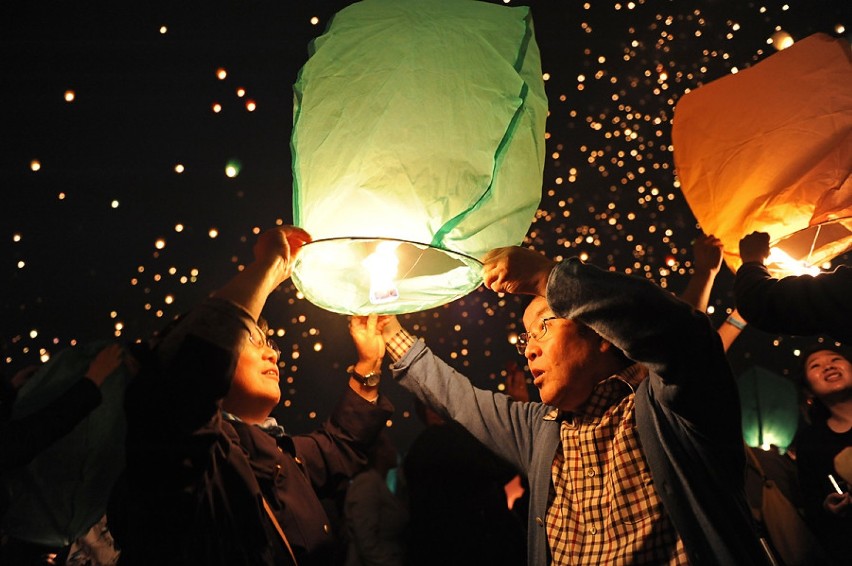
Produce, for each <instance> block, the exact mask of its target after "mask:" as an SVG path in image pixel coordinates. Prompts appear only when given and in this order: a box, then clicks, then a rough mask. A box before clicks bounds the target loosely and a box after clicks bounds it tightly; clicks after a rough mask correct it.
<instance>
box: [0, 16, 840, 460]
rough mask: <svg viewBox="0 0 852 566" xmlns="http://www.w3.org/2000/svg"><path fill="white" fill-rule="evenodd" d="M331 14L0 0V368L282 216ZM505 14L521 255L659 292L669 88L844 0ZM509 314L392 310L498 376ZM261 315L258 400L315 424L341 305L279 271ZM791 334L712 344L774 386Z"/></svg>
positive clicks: (221, 279) (671, 261)
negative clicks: (294, 141) (519, 69)
mask: <svg viewBox="0 0 852 566" xmlns="http://www.w3.org/2000/svg"><path fill="white" fill-rule="evenodd" d="M496 3H502V2H496ZM123 4H126V5H127V6H122V5H123ZM348 4H349V2H332V1H308V0H278V1H268V0H245V1H230V2H219V1H207V2H194V1H193V2H144V3H143V2H137V3H124V2H110V3H95V2H68V1H58V2H52V3H37V2H22V1H19V0H13V1H11V2H5V3H4V6H3V8H2V17H0V135H2V141H3V143H2V146H3V149H2V151H0V190H2V196H3V205H2V207H0V219H1V220H0V228H2V230H0V242H1V243H0V250H2V252H0V259H2V270H3V281H4V284H3V292H2V294H1V295H0V296H2V314H0V320H2V327H0V328H2V332H0V345H1V346H2V355H3V365H2V371H3V372H5V373H7V374H11V373H13V372H14V371H16V370H17V369H20V368H22V367H24V366H25V365H28V364H31V363H37V362H38V361H39V360H42V361H46V360H47V359H49V358H50V356H51V355H53V354H56V353H57V352H59V351H60V350H62V349H64V348H67V347H69V346H71V345H74V344H80V343H85V342H87V341H90V340H95V339H102V338H109V337H115V338H116V339H118V340H122V341H134V340H137V339H139V338H144V337H146V336H149V335H150V334H151V333H152V332H153V331H154V330H156V329H157V328H159V327H161V326H163V325H164V324H165V322H166V321H168V320H169V319H170V318H171V317H173V316H174V315H176V314H179V313H181V312H183V311H185V310H187V309H189V308H191V307H192V306H193V305H194V304H196V303H198V302H199V301H200V300H202V299H203V298H204V297H205V296H206V295H207V294H208V293H209V292H211V291H213V290H215V289H216V288H218V287H219V286H221V285H222V284H223V283H225V282H226V281H227V280H228V279H229V278H230V277H231V276H232V275H233V274H235V273H236V272H237V269H238V268H239V266H241V265H245V264H246V263H248V262H249V261H250V260H251V245H252V243H253V242H254V240H255V238H256V234H257V233H259V232H260V231H262V230H264V229H267V228H269V227H272V226H274V225H275V224H277V223H284V224H289V223H291V222H292V205H291V185H292V176H291V168H290V147H289V136H290V130H291V127H292V108H293V93H292V85H293V83H294V82H295V80H296V74H297V72H298V70H299V68H300V67H301V66H302V65H303V64H304V62H305V61H306V59H307V46H308V43H309V41H310V40H311V39H312V38H314V37H316V36H318V35H319V34H321V33H322V32H323V30H324V29H325V26H326V25H327V23H328V22H329V20H330V18H331V16H332V15H333V14H334V13H335V12H336V11H337V10H339V9H340V8H342V7H343V6H345V5H348ZM509 4H510V5H522V4H526V5H530V6H531V8H532V14H533V20H534V22H535V28H536V39H537V42H538V45H539V48H540V50H541V55H542V70H543V72H544V73H545V80H546V82H545V86H546V90H547V95H548V99H549V104H550V116H549V118H548V121H547V146H546V148H547V149H546V161H545V169H544V181H543V188H542V202H541V205H540V209H539V211H538V213H537V214H536V218H535V220H534V222H533V223H532V226H531V228H530V231H529V233H528V235H527V239H526V240H525V242H524V244H525V245H528V246H533V247H534V248H535V249H537V250H541V251H543V252H545V253H546V254H547V255H548V256H550V257H556V258H564V257H570V256H575V255H576V256H580V257H582V258H584V259H586V260H587V261H589V262H591V263H593V264H595V265H598V266H600V267H604V268H613V269H615V270H618V271H622V272H628V273H633V274H636V275H638V276H642V277H648V278H651V279H653V280H654V281H656V282H657V283H659V284H660V285H663V286H665V287H666V288H667V289H669V290H671V291H673V292H679V291H680V290H682V289H683V287H684V285H685V284H686V281H687V280H688V277H689V270H690V259H691V242H692V241H693V240H694V238H695V237H696V235H697V234H698V233H699V227H698V226H697V224H696V220H695V218H694V216H693V215H692V213H691V211H690V210H689V207H688V206H687V204H686V202H685V200H684V198H683V196H682V194H681V193H680V190H679V188H678V185H677V182H676V175H675V171H674V166H673V163H674V160H673V156H672V149H671V146H670V144H671V120H672V116H673V114H674V107H675V105H676V104H677V101H678V99H679V98H680V97H681V96H682V95H683V94H684V93H685V92H688V91H689V90H690V89H695V88H697V87H699V86H700V85H702V84H706V83H708V82H710V81H713V80H715V79H717V78H720V77H723V76H725V75H727V74H729V73H731V72H736V70H741V69H744V68H746V67H748V66H750V65H753V64H755V63H757V62H759V61H761V60H762V59H764V58H766V57H768V56H769V55H771V54H772V53H775V52H776V50H775V48H774V47H773V45H772V44H771V41H770V38H771V37H772V35H773V34H774V33H775V32H777V31H779V30H782V31H785V32H787V33H789V34H790V35H791V36H792V37H793V39H803V38H804V37H807V36H808V35H810V34H812V33H816V32H823V33H826V34H829V35H831V36H832V37H845V38H847V39H849V38H850V37H852V33H850V32H852V29H850V28H852V3H850V2H848V1H846V0H794V1H791V2H786V3H785V2H775V1H766V2H749V1H741V2H740V1H737V2H733V1H730V2H727V1H721V0H709V1H708V0H702V1H696V2H686V1H678V2H675V1H662V0H647V1H645V2H642V1H636V2H619V1H616V0H590V1H589V2H581V1H574V0H571V1H568V0H564V1H563V0H551V1H549V2H545V1H540V2H515V1H512V2H511V3H509ZM128 6H130V7H128ZM229 165H235V166H236V170H237V174H236V176H229V175H228V170H227V167H228V166H229ZM849 260H850V256H849V254H847V255H844V256H841V257H840V258H837V259H836V260H835V261H834V262H833V265H838V264H841V263H847V264H848V263H849ZM732 282H733V274H732V273H731V272H730V271H729V270H727V269H723V272H722V273H721V274H720V276H719V278H718V279H717V282H716V286H715V288H714V292H713V297H712V299H711V305H712V307H711V308H712V312H711V313H710V316H711V317H712V319H713V321H714V323H715V324H716V325H718V324H721V322H722V320H724V318H725V316H726V314H727V313H728V312H730V310H731V309H732V308H733V306H734V305H733V296H732V293H731V287H732ZM525 303H526V299H523V298H518V297H512V296H506V297H499V296H497V295H496V294H494V293H493V292H491V291H488V290H484V289H481V288H480V289H479V290H477V291H475V292H474V293H472V294H471V295H469V296H467V297H465V298H463V299H461V300H458V301H455V302H454V303H451V304H449V305H445V306H443V307H439V308H436V309H432V310H430V311H426V312H422V313H416V314H412V315H405V316H403V317H401V318H402V322H403V324H404V325H405V326H407V327H408V328H409V329H411V330H413V331H414V332H415V333H416V334H418V335H421V336H424V337H425V338H426V340H427V343H429V344H430V345H431V346H432V347H433V348H434V349H435V350H436V351H437V352H438V353H439V354H440V355H441V356H442V357H444V358H445V359H446V360H447V361H449V362H450V363H452V364H453V365H455V366H456V367H457V368H458V369H460V370H461V371H462V372H463V373H465V374H467V375H468V376H470V377H471V379H472V380H473V381H474V382H475V383H476V384H477V385H480V386H483V387H486V388H491V389H497V388H499V387H502V383H503V382H504V375H503V374H502V372H503V371H504V367H505V365H506V363H507V362H510V361H516V362H519V363H521V362H522V358H520V357H519V356H518V354H517V353H516V351H515V349H514V347H513V346H512V345H511V344H510V342H509V339H510V338H511V337H512V336H513V335H514V334H516V333H517V332H520V331H521V330H520V324H519V319H520V315H521V313H522V310H523V307H524V305H525ZM264 314H265V315H266V317H267V318H268V319H269V321H270V324H271V326H272V327H273V328H274V329H275V330H276V331H277V333H278V334H279V336H280V337H279V338H278V339H277V341H278V343H279V345H280V346H281V347H282V350H283V352H284V354H283V356H282V360H281V368H282V370H281V379H282V390H283V395H282V404H281V406H280V407H279V408H278V409H277V410H276V412H277V414H278V416H280V417H282V420H283V422H284V424H285V425H286V426H288V429H289V430H290V432H302V431H306V430H309V429H312V428H314V427H315V426H317V425H318V423H319V420H320V419H322V418H323V417H325V416H326V415H327V414H328V412H329V410H330V409H331V407H332V405H333V403H334V402H336V400H337V398H338V395H339V392H340V390H341V388H342V387H343V384H344V383H345V381H346V374H345V368H346V366H347V365H348V364H350V363H353V362H354V361H355V351H354V347H353V346H352V344H351V340H350V338H349V336H348V330H347V321H346V318H345V317H343V316H341V315H337V314H333V313H329V312H326V311H323V310H321V309H319V308H317V307H315V306H313V305H312V304H310V303H308V302H307V301H306V300H304V299H302V298H300V297H299V296H298V293H297V291H296V290H295V288H294V287H293V286H292V285H291V284H290V283H289V282H288V283H287V284H285V285H284V286H282V288H280V289H279V290H278V291H277V292H275V293H274V294H273V295H272V297H271V298H270V300H269V302H268V303H267V308H266V310H265V313H264ZM649 322H652V321H649ZM807 341H808V340H803V339H791V338H789V337H782V336H776V335H770V334H766V333H763V332H760V331H758V330H755V329H752V328H748V329H747V330H746V331H745V333H744V334H743V335H742V336H741V337H740V339H739V341H738V342H737V343H735V344H734V346H733V348H732V350H731V351H730V352H729V357H730V360H731V364H732V366H733V368H734V370H735V372H736V373H741V372H742V371H744V370H746V369H748V368H750V367H752V366H753V365H760V366H763V367H766V368H768V369H771V370H772V371H775V372H776V373H779V374H782V375H784V374H786V375H790V374H792V373H794V372H795V368H796V364H797V358H796V355H795V351H796V349H797V348H799V347H801V346H802V345H803V344H804V343H805V342H807ZM530 390H531V393H532V394H533V396H535V392H534V391H533V388H532V387H530ZM383 391H384V392H385V393H386V394H388V395H389V396H390V397H391V398H392V400H393V401H394V403H395V405H396V407H397V412H396V414H395V415H394V417H393V424H392V430H391V432H392V435H393V436H394V437H395V438H396V439H397V441H398V443H399V444H401V445H402V446H404V445H405V444H406V443H407V442H408V440H409V439H410V438H411V436H412V435H413V434H414V433H415V432H416V430H418V429H419V428H420V423H419V422H418V421H417V418H416V417H415V416H413V415H412V414H411V412H410V411H411V407H412V404H411V400H410V397H409V395H408V394H407V393H405V392H404V391H403V390H402V389H401V388H400V387H398V386H397V385H396V384H394V383H391V380H390V379H386V380H385V381H384V383H383Z"/></svg>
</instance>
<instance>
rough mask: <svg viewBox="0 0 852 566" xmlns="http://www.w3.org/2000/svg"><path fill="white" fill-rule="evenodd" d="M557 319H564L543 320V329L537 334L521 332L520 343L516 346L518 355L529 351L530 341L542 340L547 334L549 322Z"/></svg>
mask: <svg viewBox="0 0 852 566" xmlns="http://www.w3.org/2000/svg"><path fill="white" fill-rule="evenodd" d="M557 318H562V317H561V316H549V317H547V318H543V319H541V327H540V328H539V329H538V331H537V332H521V333H520V334H518V342H517V343H516V344H515V347H516V348H517V349H518V353H520V354H521V355H522V356H523V355H524V354H525V353H526V351H527V346H528V345H529V343H530V339H531V338H534V339H536V340H541V339H542V338H544V337H545V335H546V334H547V321H549V320H556V319H557Z"/></svg>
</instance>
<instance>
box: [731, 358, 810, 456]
mask: <svg viewBox="0 0 852 566" xmlns="http://www.w3.org/2000/svg"><path fill="white" fill-rule="evenodd" d="M737 387H738V389H739V392H740V403H741V405H742V419H743V439H744V440H745V442H746V444H748V445H749V446H752V447H757V448H761V447H762V448H764V449H766V448H768V447H769V446H770V445H772V444H774V445H775V446H778V447H779V448H780V449H781V451H782V452H783V451H785V450H786V449H787V447H788V446H790V443H791V442H793V437H794V436H795V435H796V429H797V427H798V424H799V409H798V396H797V394H796V387H795V386H794V385H793V383H792V382H791V381H790V380H789V379H786V378H783V377H781V376H780V375H778V374H776V373H773V372H771V371H769V370H768V369H764V368H762V367H759V366H754V367H752V368H750V369H748V370H746V371H744V372H743V373H742V374H741V375H740V377H739V379H738V380H737Z"/></svg>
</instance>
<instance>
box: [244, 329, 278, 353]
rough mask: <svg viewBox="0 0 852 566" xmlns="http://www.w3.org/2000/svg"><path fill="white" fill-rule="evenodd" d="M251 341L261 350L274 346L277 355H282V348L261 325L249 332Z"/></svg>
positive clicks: (273, 349)
mask: <svg viewBox="0 0 852 566" xmlns="http://www.w3.org/2000/svg"><path fill="white" fill-rule="evenodd" d="M249 342H251V343H252V345H254V346H256V347H257V348H259V349H261V350H262V349H263V348H272V351H273V352H275V357H277V358H280V357H281V348H279V347H278V344H276V343H275V340H273V339H272V338H270V337H269V336H267V335H266V333H265V332H264V331H263V330H262V329H261V328H260V327H259V326H255V328H254V330H252V331H250V332H249Z"/></svg>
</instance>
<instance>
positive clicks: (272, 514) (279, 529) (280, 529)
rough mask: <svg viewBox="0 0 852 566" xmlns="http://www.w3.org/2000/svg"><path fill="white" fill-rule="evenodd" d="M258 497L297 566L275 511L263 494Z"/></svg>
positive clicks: (291, 548)
mask: <svg viewBox="0 0 852 566" xmlns="http://www.w3.org/2000/svg"><path fill="white" fill-rule="evenodd" d="M260 498H261V499H262V500H263V508H264V509H265V510H266V514H267V515H269V518H270V519H271V520H272V524H273V525H275V530H276V531H278V536H280V537H281V540H282V541H284V546H286V547H287V552H289V553H290V558H291V559H292V560H293V564H294V565H295V566H299V563H298V562H297V561H296V555H295V554H294V553H293V547H292V546H290V541H289V540H288V539H287V535H285V534H284V529H282V528H281V525H280V524H279V523H278V519H276V518H275V513H273V512H272V508H271V507H270V506H269V502H268V501H266V498H265V497H263V495H261V496H260Z"/></svg>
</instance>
